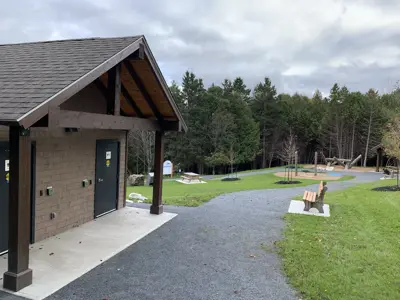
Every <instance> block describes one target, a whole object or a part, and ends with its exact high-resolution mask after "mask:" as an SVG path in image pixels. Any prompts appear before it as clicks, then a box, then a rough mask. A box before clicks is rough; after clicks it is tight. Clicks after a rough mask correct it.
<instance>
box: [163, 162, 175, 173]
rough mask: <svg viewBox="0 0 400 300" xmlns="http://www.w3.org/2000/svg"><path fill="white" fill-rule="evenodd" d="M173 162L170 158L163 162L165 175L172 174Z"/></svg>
mask: <svg viewBox="0 0 400 300" xmlns="http://www.w3.org/2000/svg"><path fill="white" fill-rule="evenodd" d="M172 172H173V169H172V162H171V161H170V160H166V161H164V164H163V175H172Z"/></svg>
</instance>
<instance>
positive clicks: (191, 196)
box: [128, 173, 353, 206]
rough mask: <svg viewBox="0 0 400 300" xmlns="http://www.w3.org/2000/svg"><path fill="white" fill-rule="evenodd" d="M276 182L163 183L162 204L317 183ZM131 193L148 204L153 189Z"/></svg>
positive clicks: (254, 178)
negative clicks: (137, 194) (141, 197)
mask: <svg viewBox="0 0 400 300" xmlns="http://www.w3.org/2000/svg"><path fill="white" fill-rule="evenodd" d="M347 177H348V178H347V179H350V178H353V177H352V176H347ZM278 180H282V178H279V177H276V176H275V175H274V174H272V173H267V174H259V175H250V176H245V177H241V180H238V181H221V180H209V181H207V183H205V184H193V185H189V184H182V183H179V182H176V181H164V182H163V202H164V204H168V205H178V206H199V205H201V204H202V203H204V202H207V201H209V200H211V199H212V198H214V197H216V196H218V195H221V194H225V193H231V192H237V191H245V190H260V189H271V188H288V187H291V188H292V187H296V186H306V185H310V184H314V183H317V182H318V181H315V180H310V179H301V183H300V184H292V185H282V184H275V182H276V181H278ZM132 192H135V193H140V194H142V195H144V196H145V197H147V198H148V199H149V200H148V202H150V201H151V198H152V193H153V188H152V187H150V186H134V187H128V195H129V193H132Z"/></svg>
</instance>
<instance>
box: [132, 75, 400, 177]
mask: <svg viewBox="0 0 400 300" xmlns="http://www.w3.org/2000/svg"><path fill="white" fill-rule="evenodd" d="M170 90H171V93H172V95H173V97H174V100H175V102H176V104H177V105H178V107H179V109H180V111H181V113H182V115H183V117H184V119H185V121H186V123H187V125H188V128H189V130H188V132H187V133H186V134H179V133H178V134H177V133H167V135H166V144H165V157H166V159H170V160H171V161H172V162H173V163H174V165H175V166H176V167H177V168H179V169H181V170H185V171H189V170H190V171H195V172H198V173H201V174H205V173H216V172H217V173H219V172H222V173H225V172H228V171H229V170H235V169H257V168H266V167H271V166H277V165H281V164H282V163H283V162H282V159H281V156H280V153H281V152H282V150H283V148H284V145H285V142H286V141H287V139H288V138H289V137H290V138H291V139H292V138H293V137H294V139H295V142H296V147H297V148H298V149H297V150H298V153H299V161H300V162H302V163H308V162H312V161H313V157H314V152H315V151H318V152H319V153H320V157H321V163H322V162H323V161H322V159H323V157H324V156H325V157H333V156H335V157H338V158H348V159H351V158H355V157H357V156H358V155H359V154H362V157H363V159H362V161H361V164H362V165H364V166H367V165H368V164H369V163H370V164H372V160H371V158H373V156H374V153H373V152H372V151H371V148H373V147H374V146H376V145H377V144H379V143H380V142H381V140H382V137H383V135H384V133H385V131H386V124H387V123H388V122H389V120H390V119H391V118H392V117H393V116H395V115H396V114H398V113H399V110H400V92H399V89H398V88H395V89H394V90H393V91H392V92H390V93H383V94H380V93H378V91H376V90H374V89H370V90H369V91H368V92H367V93H362V92H359V91H349V90H348V88H347V87H346V86H340V85H338V84H337V83H335V84H334V85H333V86H332V88H331V90H330V94H329V95H328V96H326V97H324V96H323V95H322V93H321V92H320V91H319V90H316V91H315V93H314V94H313V96H312V97H308V96H306V95H301V94H298V93H295V94H293V95H289V94H285V93H282V94H278V93H277V91H276V88H275V86H274V85H273V83H272V82H271V80H270V79H269V78H265V79H264V80H263V81H262V82H260V83H258V84H257V85H256V86H255V87H254V88H253V89H250V88H248V87H247V86H246V84H245V83H244V81H243V80H242V78H241V77H237V78H235V79H234V80H228V79H225V80H224V81H223V82H222V83H221V85H216V84H212V85H211V86H209V87H207V88H206V87H205V86H204V83H203V80H202V79H201V78H199V77H197V76H196V75H195V74H194V73H192V72H186V73H185V74H184V76H183V79H182V83H181V85H178V84H177V83H176V82H173V83H172V85H171V86H170ZM153 148H154V135H153V134H152V133H146V132H140V131H136V132H131V133H130V135H129V163H128V164H129V170H130V172H131V173H146V172H148V171H150V170H151V169H152V166H153V151H154V150H153Z"/></svg>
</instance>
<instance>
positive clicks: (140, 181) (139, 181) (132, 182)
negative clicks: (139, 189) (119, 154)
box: [127, 174, 144, 186]
mask: <svg viewBox="0 0 400 300" xmlns="http://www.w3.org/2000/svg"><path fill="white" fill-rule="evenodd" d="M127 183H128V185H129V186H139V185H144V176H143V175H140V174H132V175H130V176H129V177H128V179H127Z"/></svg>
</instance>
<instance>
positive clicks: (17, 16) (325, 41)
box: [0, 0, 400, 94]
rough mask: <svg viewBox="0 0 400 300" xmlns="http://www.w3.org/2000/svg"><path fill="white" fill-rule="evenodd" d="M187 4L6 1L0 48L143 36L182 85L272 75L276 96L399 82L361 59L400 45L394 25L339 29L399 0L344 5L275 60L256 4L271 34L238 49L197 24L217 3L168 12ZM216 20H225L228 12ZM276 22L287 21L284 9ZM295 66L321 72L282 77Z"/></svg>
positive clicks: (397, 74) (394, 72)
mask: <svg viewBox="0 0 400 300" xmlns="http://www.w3.org/2000/svg"><path fill="white" fill-rule="evenodd" d="M185 1H186V0H177V1H175V2H174V3H166V2H161V1H158V0H148V1H130V0H121V1H118V5H112V6H110V7H111V8H108V7H107V5H102V4H104V3H103V2H102V1H95V0H80V1H79V0H69V1H61V0H42V1H28V0H24V1H18V3H17V1H13V2H11V1H8V2H7V4H5V9H2V10H0V43H7V42H23V41H35V40H47V39H50V38H51V37H52V36H54V34H55V33H58V35H60V36H61V37H64V38H80V37H86V36H105V37H106V36H124V35H136V34H145V35H146V38H147V39H148V41H149V43H150V45H151V48H152V50H153V52H154V54H155V56H156V58H157V60H158V61H159V63H160V65H161V68H162V71H163V73H164V74H165V75H166V77H167V78H169V79H172V80H175V81H178V82H180V81H181V78H182V75H183V73H184V72H185V71H186V70H190V71H193V72H194V73H195V74H196V75H198V76H200V77H202V78H203V79H204V82H205V83H206V84H207V85H208V84H211V83H213V82H214V83H220V82H222V80H223V79H224V78H231V79H233V78H234V77H236V76H241V77H242V78H243V79H244V80H245V82H246V84H247V85H248V86H249V87H254V85H255V84H256V83H258V82H260V81H261V80H263V78H264V77H265V76H268V77H270V78H271V79H272V81H273V83H274V84H275V85H276V86H277V88H278V91H279V92H295V91H299V92H303V93H307V94H311V93H312V91H314V90H315V89H316V88H319V89H320V90H322V91H325V92H328V91H329V89H330V87H331V86H332V85H333V83H334V82H339V83H341V84H346V85H347V86H348V87H349V88H350V89H359V90H361V91H366V90H368V88H370V87H375V88H378V89H379V90H381V91H382V90H383V89H384V88H385V89H388V88H389V87H390V85H391V84H394V83H395V82H396V80H397V79H398V78H400V68H399V69H397V66H395V65H393V66H391V67H385V68H383V67H382V66H379V65H376V64H372V65H365V64H362V63H360V62H358V61H357V59H356V57H357V55H358V54H360V53H369V52H371V51H372V50H373V49H375V48H376V46H377V45H379V46H381V47H382V46H388V47H389V46H390V47H396V48H400V44H399V43H400V42H399V41H400V39H399V37H400V30H399V29H398V28H397V27H387V28H385V29H384V30H382V28H376V29H369V30H361V31H359V32H358V33H351V34H350V33H348V32H346V31H345V30H343V29H341V26H340V24H341V17H342V16H343V15H345V14H346V9H345V8H346V5H348V4H349V3H359V4H360V5H372V6H373V7H375V8H376V9H381V10H385V11H387V12H390V10H393V9H395V8H396V7H398V6H399V3H400V2H398V1H396V0H379V1H378V0H369V1H364V0H363V1H361V0H352V1H344V5H343V12H342V16H338V18H337V20H336V21H335V22H333V23H332V24H330V25H329V26H326V27H324V29H321V31H320V33H319V35H318V36H317V38H316V39H315V40H313V41H311V42H307V43H305V42H304V43H302V44H296V45H292V44H291V42H290V41H289V42H287V44H285V45H284V46H283V47H282V46H281V47H282V49H280V50H281V51H280V52H281V55H280V56H279V57H274V56H271V55H270V53H271V52H273V51H272V50H275V52H276V48H274V49H272V48H268V47H265V48H263V47H262V46H260V45H257V44H255V43H253V42H252V41H253V40H254V39H268V38H269V37H268V31H269V30H279V28H275V27H274V23H273V22H274V20H273V19H270V20H269V19H268V20H264V19H263V18H262V13H261V12H259V11H258V10H257V7H255V9H254V15H251V14H250V15H247V16H246V18H248V19H251V20H252V19H256V21H259V22H270V23H266V25H265V27H266V28H267V29H266V32H265V33H264V34H263V35H262V36H257V35H254V33H253V32H248V33H246V36H247V37H248V38H247V41H246V47H241V49H236V48H235V46H236V45H237V44H236V42H234V41H232V40H230V39H229V38H228V37H226V36H224V35H223V34H222V33H221V30H220V29H219V28H218V27H217V26H216V25H215V26H207V28H206V27H204V26H201V25H200V24H201V23H200V22H199V18H200V17H201V16H204V15H207V14H209V13H210V11H211V10H212V9H213V7H214V5H215V1H218V0H215V1H212V0H206V1H198V2H197V5H195V6H193V9H194V10H193V11H190V12H189V11H188V12H187V13H182V14H176V13H172V12H171V10H170V9H169V8H171V7H172V6H173V5H175V6H176V7H177V8H180V7H181V6H182V5H184V4H185V3H186V2H185ZM21 2H22V3H21ZM109 3H111V4H112V3H114V1H109ZM232 5H234V4H232ZM172 8H174V7H172ZM246 13H249V12H246ZM216 17H217V18H218V17H219V18H225V16H224V15H223V14H221V15H220V16H216ZM275 17H276V18H280V17H285V12H284V11H283V12H282V16H275ZM257 18H258V19H257ZM310 22H312V20H310ZM210 25H214V24H210ZM292 48H293V49H298V50H297V51H295V52H294V54H293V53H292V51H287V50H291V49H292ZM336 57H345V58H347V59H348V60H349V61H350V62H351V63H350V65H348V66H346V67H337V68H333V67H331V66H329V65H328V64H327V62H328V61H329V60H330V59H333V58H336ZM399 61H400V60H399ZM296 65H310V66H316V69H315V70H314V72H312V73H311V74H309V75H296V76H294V75H293V76H284V75H283V73H284V72H285V71H286V70H288V69H289V68H290V67H292V66H296Z"/></svg>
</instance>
